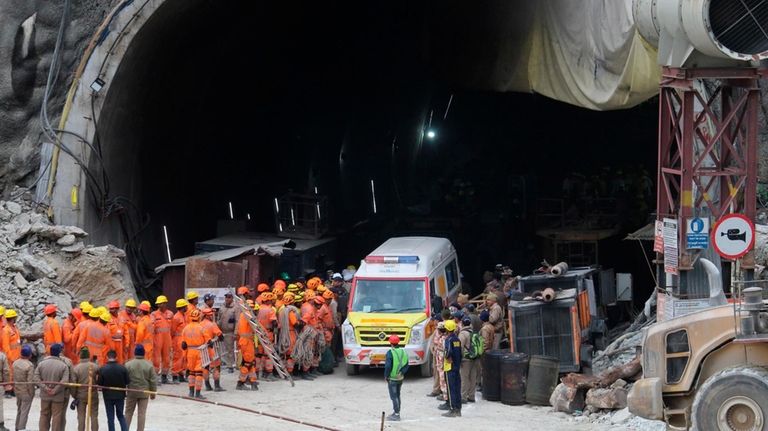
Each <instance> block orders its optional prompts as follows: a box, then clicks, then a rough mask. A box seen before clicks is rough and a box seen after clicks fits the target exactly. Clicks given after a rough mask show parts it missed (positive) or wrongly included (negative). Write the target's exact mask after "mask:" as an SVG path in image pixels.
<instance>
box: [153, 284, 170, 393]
mask: <svg viewBox="0 0 768 431" xmlns="http://www.w3.org/2000/svg"><path fill="white" fill-rule="evenodd" d="M155 305H157V310H155V312H153V313H152V320H153V321H154V322H155V345H154V348H155V356H154V357H153V361H152V362H153V363H154V365H155V371H157V373H158V374H160V379H161V380H160V383H162V384H168V383H170V382H169V380H168V374H169V373H170V371H171V343H172V342H173V337H172V336H171V322H172V321H173V312H171V310H169V309H168V298H166V297H165V295H160V296H158V297H157V299H156V300H155Z"/></svg>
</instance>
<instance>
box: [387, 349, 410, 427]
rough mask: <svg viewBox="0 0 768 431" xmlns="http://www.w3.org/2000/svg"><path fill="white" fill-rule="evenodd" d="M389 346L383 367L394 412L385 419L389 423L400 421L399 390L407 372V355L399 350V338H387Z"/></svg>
mask: <svg viewBox="0 0 768 431" xmlns="http://www.w3.org/2000/svg"><path fill="white" fill-rule="evenodd" d="M389 344H390V346H391V347H392V348H391V349H389V351H388V352H387V362H386V363H385V365H384V380H386V381H387V385H388V386H389V398H390V399H392V410H394V412H393V413H392V414H391V415H389V416H388V417H387V420H390V421H399V420H400V388H401V387H402V386H403V379H404V378H405V373H407V372H408V353H406V352H405V350H403V349H402V348H400V337H398V336H397V335H390V336H389Z"/></svg>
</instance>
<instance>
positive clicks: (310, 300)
mask: <svg viewBox="0 0 768 431" xmlns="http://www.w3.org/2000/svg"><path fill="white" fill-rule="evenodd" d="M315 298H316V295H315V291H314V290H306V291H305V292H304V303H303V304H301V321H302V322H304V325H309V326H312V327H313V328H317V327H318V320H317V308H315V305H314V304H315V303H314V300H315ZM321 333H322V332H321ZM307 343H308V345H307V346H305V348H306V349H308V350H310V351H311V352H312V358H313V359H312V364H311V367H309V366H307V365H302V370H301V371H303V372H304V373H305V374H306V373H309V374H310V377H317V376H319V375H320V373H318V372H316V371H315V368H317V366H318V365H320V360H319V358H318V355H317V353H318V352H317V342H316V340H315V339H314V338H309V339H307Z"/></svg>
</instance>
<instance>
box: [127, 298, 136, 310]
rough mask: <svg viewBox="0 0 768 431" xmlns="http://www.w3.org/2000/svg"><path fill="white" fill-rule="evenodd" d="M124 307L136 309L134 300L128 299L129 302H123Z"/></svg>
mask: <svg viewBox="0 0 768 431" xmlns="http://www.w3.org/2000/svg"><path fill="white" fill-rule="evenodd" d="M125 306H126V307H133V308H136V300H135V299H129V300H127V301H125Z"/></svg>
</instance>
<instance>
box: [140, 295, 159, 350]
mask: <svg viewBox="0 0 768 431" xmlns="http://www.w3.org/2000/svg"><path fill="white" fill-rule="evenodd" d="M138 308H139V315H140V316H139V321H138V323H136V344H141V345H142V346H144V357H145V358H154V356H152V355H154V352H155V351H154V341H155V325H154V323H153V322H152V317H150V316H149V312H150V308H149V302H148V301H142V303H141V304H139V307H138ZM147 360H149V359H147Z"/></svg>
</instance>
